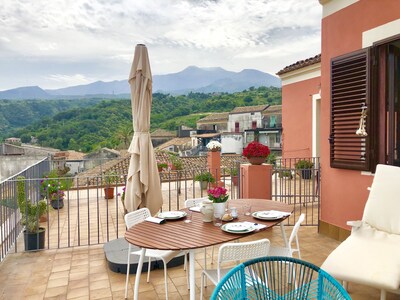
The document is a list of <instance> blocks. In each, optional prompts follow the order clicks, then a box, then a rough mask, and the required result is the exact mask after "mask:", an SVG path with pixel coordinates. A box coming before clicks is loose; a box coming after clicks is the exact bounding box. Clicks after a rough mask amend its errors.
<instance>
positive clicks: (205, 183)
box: [199, 181, 208, 190]
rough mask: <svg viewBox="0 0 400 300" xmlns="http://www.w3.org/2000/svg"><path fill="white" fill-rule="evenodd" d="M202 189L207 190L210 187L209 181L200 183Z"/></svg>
mask: <svg viewBox="0 0 400 300" xmlns="http://www.w3.org/2000/svg"><path fill="white" fill-rule="evenodd" d="M199 185H200V189H202V190H206V189H207V187H208V181H199Z"/></svg>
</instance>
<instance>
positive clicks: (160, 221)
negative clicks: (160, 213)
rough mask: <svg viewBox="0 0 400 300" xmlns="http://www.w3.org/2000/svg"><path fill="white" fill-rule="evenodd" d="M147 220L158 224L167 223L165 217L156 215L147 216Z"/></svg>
mask: <svg viewBox="0 0 400 300" xmlns="http://www.w3.org/2000/svg"><path fill="white" fill-rule="evenodd" d="M145 221H148V222H152V223H157V224H164V223H165V220H164V219H160V218H156V217H147V218H146V219H145Z"/></svg>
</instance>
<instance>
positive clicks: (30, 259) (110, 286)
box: [0, 227, 399, 300]
mask: <svg viewBox="0 0 400 300" xmlns="http://www.w3.org/2000/svg"><path fill="white" fill-rule="evenodd" d="M291 229H292V228H291V227H288V228H287V231H288V233H289V232H290V231H291ZM264 237H267V238H269V239H270V240H271V242H272V243H273V244H281V242H282V241H281V236H280V230H279V227H276V228H273V229H272V230H268V231H265V232H260V233H258V234H256V235H253V236H251V237H248V238H243V239H241V241H246V240H250V239H259V238H264ZM299 238H300V246H301V251H302V258H303V259H304V260H306V261H309V262H312V263H314V264H316V265H321V263H322V262H323V261H324V259H325V258H326V257H327V255H328V254H329V253H330V251H332V250H333V249H334V248H335V247H336V246H337V245H338V244H339V242H338V241H335V240H333V239H330V238H327V237H325V236H322V235H320V234H318V233H317V228H316V227H301V228H300V232H299ZM203 253H204V252H203V251H201V250H199V251H198V253H197V254H196V269H197V270H196V285H197V294H198V295H199V287H200V278H199V277H200V269H201V268H202V266H203ZM208 254H211V253H210V251H208ZM208 262H210V260H209V261H208ZM214 266H215V264H214ZM168 276H169V278H168V281H169V287H168V288H169V297H170V299H189V295H188V292H189V291H188V289H187V285H186V277H185V276H186V275H185V271H184V270H183V267H182V266H179V267H175V268H170V269H169V270H168ZM134 279H135V276H134V275H131V276H130V286H129V298H130V299H132V298H133V291H132V288H133V283H134ZM0 282H1V285H0V299H124V288H125V274H119V273H114V272H112V271H110V270H109V269H108V267H107V263H106V260H105V257H104V253H103V248H102V245H94V246H82V247H74V248H64V249H57V250H45V251H39V252H32V253H24V252H21V253H10V254H9V255H8V256H7V257H6V258H5V260H4V261H3V262H2V263H1V264H0ZM212 290H213V286H212V285H209V287H208V288H207V289H206V292H205V296H206V298H205V299H208V298H209V296H210V294H211V292H212ZM350 295H351V297H352V298H353V299H356V300H357V299H359V300H361V299H362V300H368V299H379V291H378V290H376V289H372V288H369V287H365V286H361V285H356V284H350ZM139 296H140V297H139V298H140V299H141V300H146V299H151V300H155V299H164V298H165V294H164V278H163V271H162V270H154V271H152V272H151V278H150V283H146V277H145V274H144V275H142V279H141V286H140V295H139ZM387 299H388V300H393V299H399V296H398V295H394V294H390V293H389V294H388V296H387Z"/></svg>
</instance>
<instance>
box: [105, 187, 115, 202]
mask: <svg viewBox="0 0 400 300" xmlns="http://www.w3.org/2000/svg"><path fill="white" fill-rule="evenodd" d="M104 198H105V199H113V198H114V188H113V187H109V188H105V189H104Z"/></svg>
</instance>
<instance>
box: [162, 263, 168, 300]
mask: <svg viewBox="0 0 400 300" xmlns="http://www.w3.org/2000/svg"><path fill="white" fill-rule="evenodd" d="M163 263H164V282H165V300H168V275H167V263H166V262H165V261H164V260H163Z"/></svg>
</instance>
